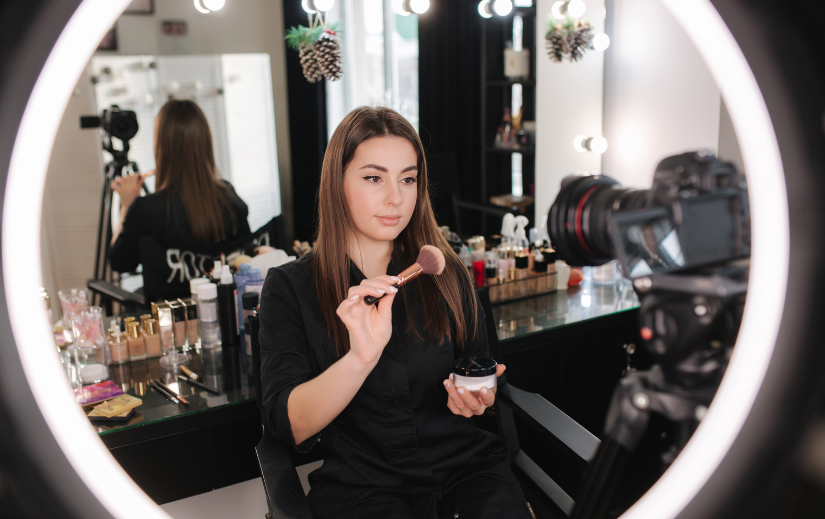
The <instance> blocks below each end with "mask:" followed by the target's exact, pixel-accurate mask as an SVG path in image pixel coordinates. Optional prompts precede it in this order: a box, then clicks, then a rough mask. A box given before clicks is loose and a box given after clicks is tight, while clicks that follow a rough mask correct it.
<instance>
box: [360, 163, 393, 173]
mask: <svg viewBox="0 0 825 519" xmlns="http://www.w3.org/2000/svg"><path fill="white" fill-rule="evenodd" d="M362 169H377V170H378V171H381V172H383V173H386V172H387V171H389V170H388V169H387V168H385V167H384V166H378V165H376V164H367V165H365V166H361V167H360V168H358V170H359V171H360V170H362Z"/></svg>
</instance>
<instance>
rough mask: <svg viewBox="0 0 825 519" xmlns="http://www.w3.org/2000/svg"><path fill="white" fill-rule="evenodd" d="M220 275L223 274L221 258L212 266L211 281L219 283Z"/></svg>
mask: <svg viewBox="0 0 825 519" xmlns="http://www.w3.org/2000/svg"><path fill="white" fill-rule="evenodd" d="M228 266H229V265H227V267H228ZM221 275H223V263H221V260H218V261H216V262H215V264H214V265H213V266H212V274H211V275H210V277H211V278H212V283H215V284H216V285H217V284H218V283H220V281H221Z"/></svg>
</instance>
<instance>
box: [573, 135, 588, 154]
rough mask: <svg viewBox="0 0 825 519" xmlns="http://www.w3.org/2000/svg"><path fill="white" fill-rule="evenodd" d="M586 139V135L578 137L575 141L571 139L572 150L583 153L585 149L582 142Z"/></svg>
mask: <svg viewBox="0 0 825 519" xmlns="http://www.w3.org/2000/svg"><path fill="white" fill-rule="evenodd" d="M585 139H587V136H586V135H579V136H577V137H576V138H575V139H573V149H574V150H576V151H578V152H585V151H587V149H586V148H585V147H584V140H585Z"/></svg>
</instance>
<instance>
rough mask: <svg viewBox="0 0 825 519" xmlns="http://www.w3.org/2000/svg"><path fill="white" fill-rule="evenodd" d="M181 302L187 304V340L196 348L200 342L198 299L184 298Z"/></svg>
mask: <svg viewBox="0 0 825 519" xmlns="http://www.w3.org/2000/svg"><path fill="white" fill-rule="evenodd" d="M198 286H200V285H198ZM181 302H182V303H183V304H184V306H186V341H187V342H188V343H189V347H190V348H195V347H197V344H198V300H197V299H194V298H193V299H184V300H183V301H181Z"/></svg>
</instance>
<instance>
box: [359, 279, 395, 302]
mask: <svg viewBox="0 0 825 519" xmlns="http://www.w3.org/2000/svg"><path fill="white" fill-rule="evenodd" d="M392 286H394V287H395V288H398V283H395V284H394V285H392ZM385 295H387V294H384V295H383V296H381V297H384V296H385ZM381 297H372V296H367V297H365V298H364V302H365V303H367V304H368V305H374V304H375V303H377V302H378V300H379V299H381Z"/></svg>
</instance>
